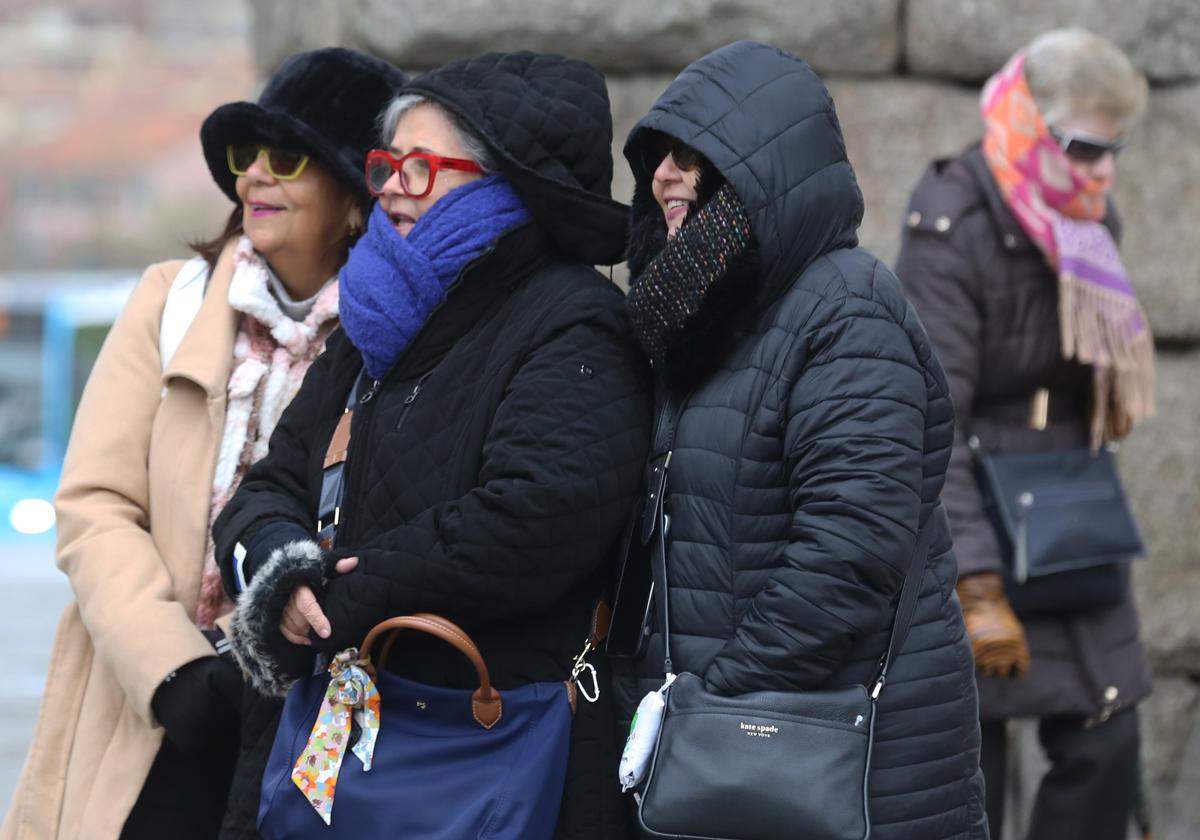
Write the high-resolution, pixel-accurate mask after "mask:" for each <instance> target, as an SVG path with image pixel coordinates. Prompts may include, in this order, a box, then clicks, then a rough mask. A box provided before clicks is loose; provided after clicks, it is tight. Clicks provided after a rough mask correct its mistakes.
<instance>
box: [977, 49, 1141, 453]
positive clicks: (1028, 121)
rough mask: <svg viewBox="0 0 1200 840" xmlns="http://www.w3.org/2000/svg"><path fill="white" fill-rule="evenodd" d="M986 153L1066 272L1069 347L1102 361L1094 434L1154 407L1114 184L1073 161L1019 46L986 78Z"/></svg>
mask: <svg viewBox="0 0 1200 840" xmlns="http://www.w3.org/2000/svg"><path fill="white" fill-rule="evenodd" d="M980 104H981V106H982V110H983V119H984V137H983V153H984V157H985V159H986V160H987V164H988V168H989V169H990V171H991V173H992V176H993V177H994V178H995V179H996V183H997V185H998V186H999V188H1000V193H1001V195H1002V196H1003V197H1004V201H1005V203H1006V204H1007V205H1008V208H1009V209H1010V210H1011V211H1012V213H1013V215H1014V216H1015V217H1016V219H1017V221H1018V222H1019V223H1020V225H1021V228H1022V229H1023V230H1024V231H1025V232H1026V233H1027V234H1028V235H1029V237H1030V238H1031V239H1032V240H1033V241H1034V242H1035V243H1036V244H1037V246H1038V248H1039V249H1041V251H1042V253H1043V254H1044V255H1045V257H1046V260H1047V262H1048V263H1049V264H1050V266H1051V267H1052V268H1053V269H1054V270H1055V271H1056V272H1057V273H1058V287H1059V326H1060V329H1061V331H1062V353H1063V357H1064V358H1067V359H1075V360H1077V361H1079V362H1081V363H1083V364H1090V365H1092V368H1093V371H1094V381H1095V388H1094V392H1093V406H1092V422H1091V443H1092V448H1093V449H1098V448H1099V447H1100V445H1101V444H1102V443H1105V442H1108V441H1112V440H1117V439H1119V438H1121V437H1124V436H1125V435H1126V434H1128V432H1129V430H1130V428H1132V426H1133V424H1134V423H1137V422H1139V421H1141V420H1144V419H1145V418H1147V417H1149V416H1151V415H1152V414H1153V413H1154V339H1153V337H1152V336H1151V334H1150V327H1149V324H1148V322H1147V320H1146V315H1145V312H1143V310H1142V307H1141V305H1140V304H1139V303H1138V300H1137V297H1136V296H1135V294H1134V291H1133V286H1132V285H1131V283H1130V281H1129V277H1128V275H1127V273H1126V271H1125V266H1124V264H1123V263H1122V262H1121V258H1120V256H1119V255H1118V253H1117V246H1116V243H1115V242H1114V241H1113V238H1112V235H1111V234H1110V233H1109V231H1108V228H1106V227H1105V226H1104V225H1103V224H1101V220H1102V219H1103V218H1104V215H1105V212H1106V209H1107V195H1106V193H1107V190H1106V188H1105V186H1104V185H1102V184H1098V183H1096V182H1094V181H1091V180H1090V179H1087V178H1082V177H1080V176H1079V175H1077V174H1076V173H1075V172H1074V171H1072V169H1071V165H1070V161H1069V160H1068V158H1067V156H1066V154H1065V153H1064V152H1063V151H1062V149H1060V148H1059V146H1058V143H1056V142H1055V141H1054V138H1053V136H1052V135H1051V133H1050V129H1049V128H1048V127H1047V125H1046V123H1045V121H1044V120H1043V119H1042V115H1041V113H1040V112H1039V110H1038V106H1037V103H1036V102H1035V101H1034V98H1033V94H1032V93H1031V92H1030V90H1029V85H1028V83H1027V82H1026V80H1025V54H1024V53H1023V52H1018V53H1017V54H1016V55H1014V56H1013V57H1012V58H1011V59H1010V60H1009V62H1008V64H1006V65H1005V66H1004V67H1003V68H1002V69H1001V70H1000V71H999V72H998V73H997V74H996V75H995V76H993V77H992V78H991V79H989V80H988V82H987V84H986V85H985V86H984V88H983V96H982V98H981V103H980Z"/></svg>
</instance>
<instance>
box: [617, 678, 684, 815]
mask: <svg viewBox="0 0 1200 840" xmlns="http://www.w3.org/2000/svg"><path fill="white" fill-rule="evenodd" d="M672 680H674V675H672V676H671V677H669V678H668V679H667V681H666V682H665V683H663V685H662V688H660V689H658V690H657V691H651V692H650V693H649V694H647V695H646V696H645V697H643V698H642V702H641V703H638V707H637V712H635V713H634V715H633V723H631V724H630V725H629V737H628V738H626V739H625V749H624V750H623V751H622V752H621V766H620V769H619V771H618V774H619V776H620V781H621V790H622V792H625V791H630V790H633V789H634V788H635V787H637V786H638V785H639V784H641V782H642V779H643V778H645V776H646V769H647V767H649V765H650V755H651V753H653V752H654V744H655V742H657V741H658V730H659V727H661V726H662V719H663V711H664V710H665V709H666V700H665V699H664V698H665V696H666V693H667V687H668V686H670V685H671V682H672Z"/></svg>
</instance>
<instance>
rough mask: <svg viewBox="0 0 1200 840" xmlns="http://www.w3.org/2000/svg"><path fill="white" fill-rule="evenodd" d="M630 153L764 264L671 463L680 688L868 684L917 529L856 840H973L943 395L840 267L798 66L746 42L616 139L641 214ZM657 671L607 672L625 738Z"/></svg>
mask: <svg viewBox="0 0 1200 840" xmlns="http://www.w3.org/2000/svg"><path fill="white" fill-rule="evenodd" d="M647 129H657V130H659V131H663V132H666V133H667V134H670V135H673V136H675V137H678V138H680V139H682V140H683V141H684V142H686V143H688V144H689V145H691V146H693V147H695V148H696V149H698V150H699V151H701V152H702V153H703V154H704V155H705V156H706V157H707V158H709V160H711V161H712V163H713V164H714V165H715V166H716V168H717V169H718V170H720V172H721V173H722V174H723V175H724V176H725V177H726V178H727V179H728V181H729V182H730V183H731V184H732V185H733V186H734V188H735V189H736V191H737V193H738V195H739V197H740V198H741V200H742V202H743V204H744V205H745V207H746V209H747V211H748V213H749V216H750V220H751V224H752V227H753V230H754V234H755V240H756V243H757V246H758V249H759V252H760V258H761V272H760V285H759V288H758V290H757V293H756V294H755V297H754V299H753V300H751V301H749V302H748V305H746V306H745V307H744V308H742V309H741V310H740V313H741V314H740V315H739V316H736V322H735V323H733V324H732V325H729V324H725V325H724V326H726V327H730V328H731V329H732V336H731V337H730V338H729V339H728V340H727V346H726V348H725V350H724V353H723V355H722V357H721V358H720V360H719V363H718V365H717V368H716V369H715V370H714V371H713V372H711V373H709V374H708V375H707V376H706V377H705V378H704V381H703V382H702V383H701V384H700V385H699V387H697V388H696V389H695V390H693V391H692V392H691V393H690V395H689V396H688V399H687V404H686V408H685V410H684V412H683V414H682V417H681V419H680V422H679V425H678V430H677V433H676V436H675V440H674V446H673V450H674V456H673V460H672V461H671V470H670V474H669V487H668V493H669V496H668V498H667V505H668V508H669V511H670V515H671V529H670V538H671V544H670V549H669V556H668V564H669V569H668V577H669V579H670V583H671V585H670V600H671V610H670V616H671V621H672V653H673V656H674V665H675V668H676V670H677V671H690V672H693V673H696V674H698V675H701V676H702V677H703V678H704V680H705V681H706V682H707V684H708V686H709V688H710V689H712V690H715V691H718V692H720V693H724V694H730V695H733V694H740V693H744V692H749V691H755V690H765V689H774V690H804V689H813V688H817V687H823V686H838V685H849V684H853V683H866V682H868V681H869V680H870V679H871V677H872V674H873V671H874V668H875V665H876V663H877V662H878V661H879V659H880V657H881V655H882V654H883V652H884V650H885V649H886V646H887V639H888V631H889V628H890V625H891V622H892V618H893V615H894V606H895V601H896V599H897V597H898V595H899V592H900V588H901V585H902V582H903V575H904V571H905V569H906V566H907V563H908V560H909V557H910V554H911V552H912V551H913V548H914V544H915V540H916V533H917V530H918V523H924V522H926V521H928V522H930V524H931V527H933V528H935V529H936V533H935V537H934V540H933V549H932V551H931V556H930V558H929V560H928V563H927V566H926V568H925V571H924V576H923V580H922V583H921V587H920V596H919V600H918V602H917V606H916V612H915V616H914V620H913V625H912V630H911V632H910V634H909V636H908V640H907V644H906V645H905V647H904V648H903V650H902V653H901V655H900V656H899V657H898V659H897V660H896V661H895V662H894V664H893V666H892V669H891V671H890V674H889V682H888V684H887V686H886V688H885V689H884V691H883V694H882V695H881V697H880V699H879V706H878V715H877V724H876V729H875V733H876V734H875V749H874V753H873V755H872V757H871V774H870V799H871V801H870V811H871V819H872V830H871V837H872V838H873V840H875V839H876V838H878V840H901V839H902V840H941V839H942V838H984V837H986V836H987V827H986V823H985V819H984V813H983V782H982V777H981V775H980V774H979V772H978V747H979V729H978V723H977V720H976V712H977V707H976V693H975V683H974V679H973V675H972V661H971V650H970V646H969V644H968V642H967V640H966V638H965V635H964V630H963V624H962V617H961V613H960V610H959V606H958V600H957V597H956V596H955V594H954V584H955V578H956V572H955V561H954V555H953V553H952V551H951V547H950V536H949V533H948V530H947V526H946V521H945V514H944V511H943V509H942V506H941V503H940V501H939V494H940V492H941V489H942V483H943V481H944V478H945V473H946V465H947V462H948V460H949V455H950V444H951V436H952V431H953V413H952V410H951V405H950V398H949V392H948V386H947V383H946V379H945V376H944V375H943V373H942V369H941V367H940V366H939V364H938V362H937V359H936V358H935V357H934V354H933V349H932V347H931V345H930V343H929V340H928V338H927V337H926V335H925V332H924V330H923V329H922V327H921V324H920V322H919V321H918V319H917V316H916V314H915V312H914V311H913V309H912V307H911V306H909V304H908V302H907V301H906V299H905V297H904V295H903V293H902V292H901V290H900V286H899V284H898V282H897V281H896V278H895V277H894V276H893V275H892V273H891V272H890V271H889V270H888V268H887V266H885V265H883V264H882V263H880V262H879V261H878V260H877V259H876V258H875V257H873V256H872V255H871V254H869V253H867V252H866V251H864V250H862V249H861V248H858V247H856V228H857V226H858V223H859V221H860V220H861V216H862V198H861V195H860V193H859V190H858V187H857V184H856V182H855V178H854V173H853V171H852V169H851V167H850V164H849V162H848V161H847V159H846V154H845V148H844V145H843V141H842V136H841V130H840V128H839V126H838V122H837V118H836V116H835V113H834V109H833V104H832V102H831V101H830V98H829V95H828V93H827V92H826V90H825V87H824V86H823V85H822V83H821V82H820V80H819V79H818V78H817V77H816V75H815V74H813V72H812V71H811V70H810V69H809V68H808V66H807V65H805V64H804V63H803V62H801V61H799V60H797V59H795V58H793V57H792V56H789V55H787V54H785V53H782V52H780V51H778V50H775V49H773V48H770V47H766V46H763V45H761V44H752V43H748V42H741V43H737V44H733V45H730V46H728V47H726V48H724V49H722V50H719V51H717V52H716V53H713V54H712V55H710V56H708V57H706V58H704V59H701V60H700V61H698V62H696V63H695V64H693V65H691V67H689V68H688V69H687V70H685V71H684V72H683V73H682V74H681V75H680V76H679V77H677V78H676V79H675V81H674V82H673V83H672V84H671V85H670V87H668V88H667V90H666V91H665V92H664V93H663V95H662V96H661V97H660V99H659V100H658V102H657V103H656V104H655V105H654V107H653V108H652V109H651V111H650V113H649V114H648V115H647V116H646V117H645V118H643V119H642V121H641V122H640V123H639V124H638V125H637V126H636V127H635V128H634V130H633V132H632V133H631V134H630V137H629V141H628V143H627V144H626V148H625V153H626V157H628V158H629V160H630V162H631V164H633V166H634V175H635V180H636V181H637V182H638V184H639V185H640V186H641V187H642V188H643V193H644V186H645V183H646V181H647V179H648V178H649V173H648V172H647V171H645V169H644V168H643V167H641V166H640V165H639V163H638V161H639V160H640V158H641V155H640V154H639V146H640V144H641V143H643V142H645V140H646V134H645V132H646V130H647ZM638 212H641V210H640V209H639V208H638V205H637V204H636V203H635V214H636V213H638ZM648 212H655V211H653V210H650V211H648ZM635 221H636V220H635ZM661 661H662V660H661V641H660V637H659V636H658V634H655V636H654V637H653V638H652V639H651V641H650V644H649V653H648V655H647V656H646V657H645V658H644V659H643V660H642V661H641V662H640V663H638V664H637V666H636V667H635V668H632V669H631V668H627V667H625V666H624V665H622V666H621V670H620V673H619V674H618V677H617V680H618V703H619V706H620V711H621V712H622V713H623V714H624V716H626V717H628V716H629V715H630V714H631V713H632V711H633V709H634V707H635V706H636V703H637V702H638V700H639V699H640V697H641V696H642V694H643V693H644V692H646V691H647V690H649V689H651V688H655V687H657V686H658V685H660V684H661V681H662V674H661V668H660V667H659V666H660V664H661ZM796 832H797V836H803V834H804V830H803V826H797V827H796Z"/></svg>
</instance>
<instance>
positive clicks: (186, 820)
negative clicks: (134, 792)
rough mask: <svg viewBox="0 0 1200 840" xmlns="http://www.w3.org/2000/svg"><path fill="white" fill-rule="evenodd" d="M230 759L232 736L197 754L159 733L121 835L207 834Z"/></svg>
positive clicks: (133, 839)
mask: <svg viewBox="0 0 1200 840" xmlns="http://www.w3.org/2000/svg"><path fill="white" fill-rule="evenodd" d="M236 759H237V741H236V740H235V739H234V738H224V739H215V740H214V742H213V744H212V745H211V746H210V748H209V749H208V750H206V751H205V753H204V754H203V755H198V756H189V755H185V754H184V753H183V752H182V751H180V750H179V748H178V747H176V746H175V745H174V744H172V743H171V742H170V741H169V740H167V739H166V738H164V739H163V742H162V747H161V748H159V751H158V755H156V756H155V757H154V764H152V765H151V766H150V773H149V774H148V775H147V777H146V783H145V784H144V785H143V786H142V792H141V793H140V794H139V795H138V799H137V802H135V803H134V805H133V810H132V811H131V812H130V813H129V817H128V818H127V819H126V820H125V826H124V828H123V829H122V830H121V840H164V838H169V840H213V838H215V837H216V836H217V832H218V830H219V829H220V826H221V816H222V815H223V814H224V813H225V803H226V799H227V798H228V796H229V783H230V779H231V778H232V777H233V765H234V761H235V760H236Z"/></svg>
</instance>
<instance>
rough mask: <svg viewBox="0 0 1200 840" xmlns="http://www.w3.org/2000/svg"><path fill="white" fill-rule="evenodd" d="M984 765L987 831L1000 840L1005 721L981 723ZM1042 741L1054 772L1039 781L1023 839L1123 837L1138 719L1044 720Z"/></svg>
mask: <svg viewBox="0 0 1200 840" xmlns="http://www.w3.org/2000/svg"><path fill="white" fill-rule="evenodd" d="M982 729H983V745H982V751H981V754H980V764H981V766H982V768H983V776H984V779H985V780H986V782H987V815H988V827H989V828H990V830H991V831H990V834H991V836H992V840H1001V838H1002V834H1001V830H1002V829H1003V827H1004V781H1005V779H1006V778H1007V773H1006V768H1007V755H1006V753H1007V747H1008V739H1007V733H1006V728H1005V721H1003V720H988V721H983V722H982ZM1038 740H1039V741H1041V744H1042V749H1043V750H1045V751H1046V757H1047V758H1048V759H1049V760H1050V770H1049V771H1048V772H1047V773H1046V775H1045V776H1044V777H1043V778H1042V783H1041V785H1040V786H1039V788H1038V792H1037V799H1036V800H1035V802H1034V806H1033V816H1032V818H1031V820H1030V826H1029V833H1028V834H1027V835H1026V840H1125V838H1126V836H1127V834H1126V832H1127V831H1128V827H1129V821H1130V818H1131V814H1132V812H1133V804H1134V797H1135V789H1136V782H1137V761H1138V742H1139V740H1138V715H1137V709H1136V708H1135V709H1126V710H1124V711H1121V712H1118V713H1117V714H1115V715H1113V716H1112V717H1111V718H1109V719H1108V720H1107V721H1105V722H1104V723H1101V724H1098V725H1096V726H1092V727H1086V726H1084V719H1083V718H1080V717H1051V718H1042V720H1041V721H1040V722H1039V724H1038Z"/></svg>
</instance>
